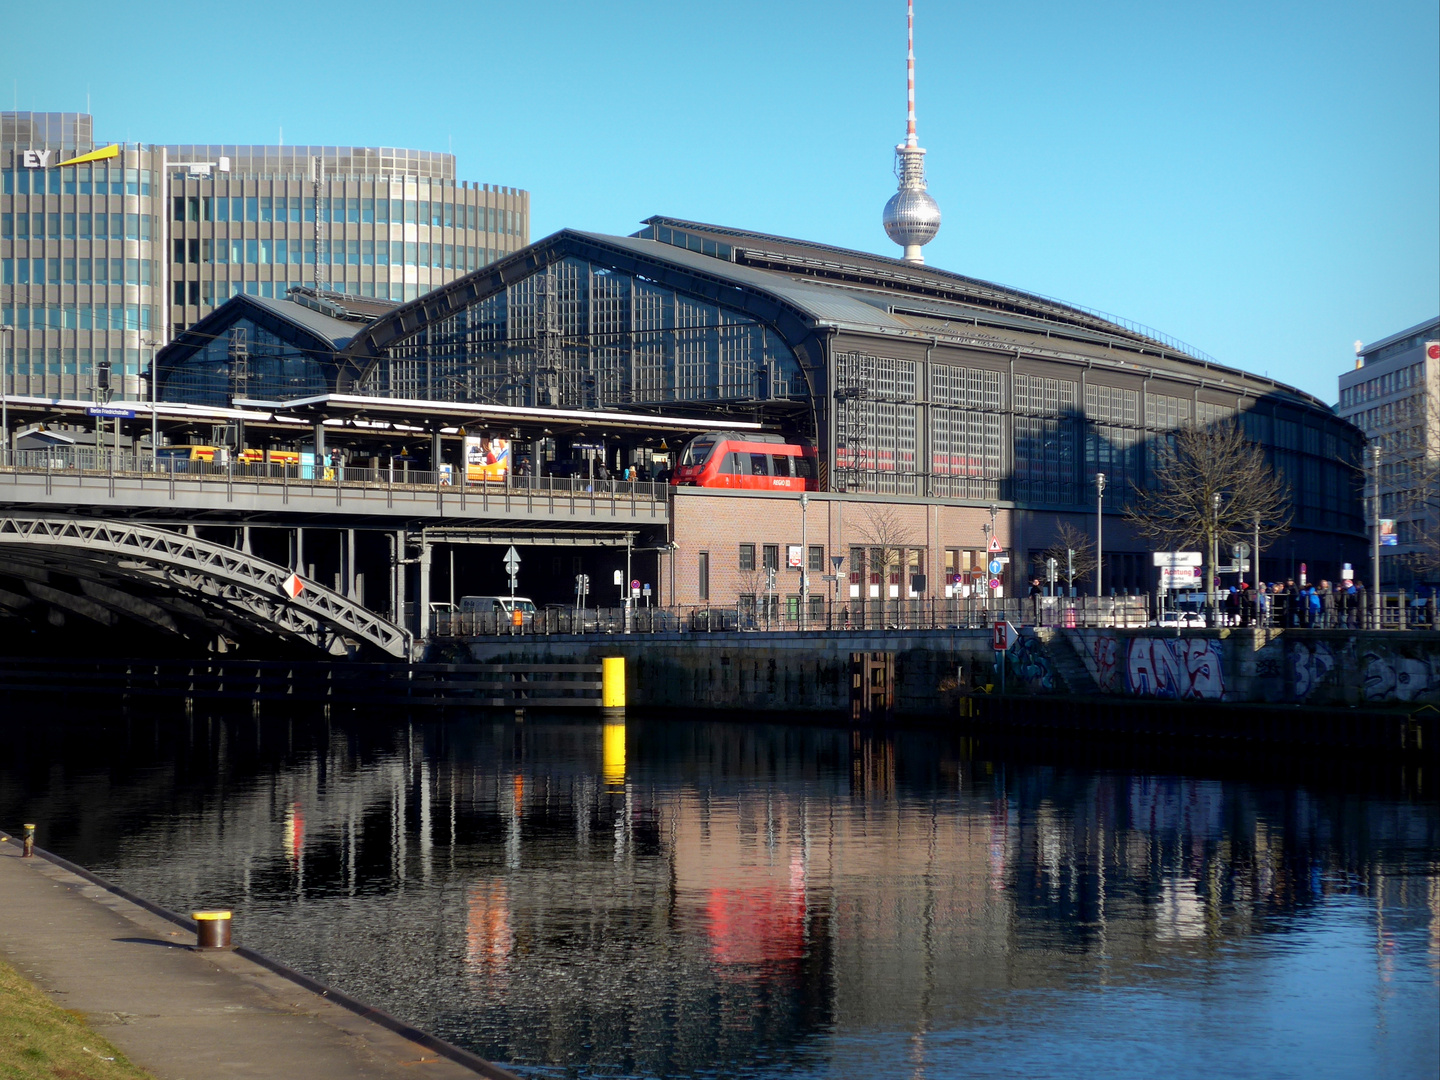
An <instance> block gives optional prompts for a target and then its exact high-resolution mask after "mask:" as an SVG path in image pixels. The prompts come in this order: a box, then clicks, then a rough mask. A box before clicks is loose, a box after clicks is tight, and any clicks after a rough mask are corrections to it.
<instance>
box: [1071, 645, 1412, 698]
mask: <svg viewBox="0 0 1440 1080" xmlns="http://www.w3.org/2000/svg"><path fill="white" fill-rule="evenodd" d="M1065 634H1066V639H1067V641H1068V643H1069V644H1070V645H1071V647H1072V648H1073V649H1074V650H1075V651H1076V652H1077V653H1079V654H1080V655H1081V657H1082V659H1083V660H1084V663H1085V666H1086V668H1087V669H1088V671H1089V673H1090V675H1091V677H1092V678H1093V679H1094V680H1095V683H1096V685H1097V686H1098V688H1099V690H1100V692H1101V693H1105V694H1120V695H1127V696H1132V697H1162V698H1180V699H1200V700H1211V701H1238V702H1257V703H1258V702H1268V703H1274V704H1282V703H1283V704H1295V705H1311V706H1317V707H1351V706H1368V705H1381V704H1412V703H1421V704H1431V703H1435V704H1440V633H1434V632H1431V631H1353V630H1286V631H1264V630H1250V629H1245V630H1240V629H1231V630H1226V629H1222V630H1206V631H1200V630H1187V631H1183V632H1182V633H1181V634H1179V635H1178V636H1177V635H1176V634H1175V633H1174V631H1171V632H1170V633H1168V634H1167V633H1164V632H1162V631H1155V630H1070V631H1066V632H1065Z"/></svg>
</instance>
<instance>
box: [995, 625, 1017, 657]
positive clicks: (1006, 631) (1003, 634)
mask: <svg viewBox="0 0 1440 1080" xmlns="http://www.w3.org/2000/svg"><path fill="white" fill-rule="evenodd" d="M1019 636H1020V635H1019V633H1018V632H1017V631H1016V629H1015V627H1013V626H1011V625H1010V623H1008V622H1007V621H1006V620H1004V619H997V620H996V621H995V626H994V630H993V633H992V634H991V635H990V647H991V648H992V649H994V650H995V651H996V652H1006V651H1007V650H1009V648H1010V646H1012V645H1014V644H1015V641H1016V639H1017V638H1018V637H1019Z"/></svg>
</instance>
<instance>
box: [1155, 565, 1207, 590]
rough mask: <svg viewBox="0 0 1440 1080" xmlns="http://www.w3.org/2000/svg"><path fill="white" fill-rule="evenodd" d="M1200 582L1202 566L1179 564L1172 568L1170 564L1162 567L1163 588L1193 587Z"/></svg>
mask: <svg viewBox="0 0 1440 1080" xmlns="http://www.w3.org/2000/svg"><path fill="white" fill-rule="evenodd" d="M1199 584H1200V568H1199V567H1197V566H1178V567H1175V568H1174V569H1171V568H1170V567H1168V566H1162V567H1161V568H1160V587H1161V588H1162V589H1193V588H1197V587H1198V586H1199Z"/></svg>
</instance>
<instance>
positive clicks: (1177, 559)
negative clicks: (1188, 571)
mask: <svg viewBox="0 0 1440 1080" xmlns="http://www.w3.org/2000/svg"><path fill="white" fill-rule="evenodd" d="M1154 557H1155V565H1156V566H1199V565H1200V564H1202V563H1203V562H1204V561H1205V559H1204V558H1203V557H1202V556H1201V554H1200V552H1198V551H1157V552H1155V556H1154Z"/></svg>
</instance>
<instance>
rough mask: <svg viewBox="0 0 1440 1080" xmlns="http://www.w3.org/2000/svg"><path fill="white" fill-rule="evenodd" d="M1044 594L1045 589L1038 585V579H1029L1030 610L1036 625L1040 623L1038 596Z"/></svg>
mask: <svg viewBox="0 0 1440 1080" xmlns="http://www.w3.org/2000/svg"><path fill="white" fill-rule="evenodd" d="M1044 595H1045V590H1044V589H1042V588H1041V587H1040V579H1039V578H1038V577H1032V578H1031V579H1030V612H1031V616H1032V618H1033V620H1034V623H1035V625H1036V626H1039V625H1040V597H1042V596H1044Z"/></svg>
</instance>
